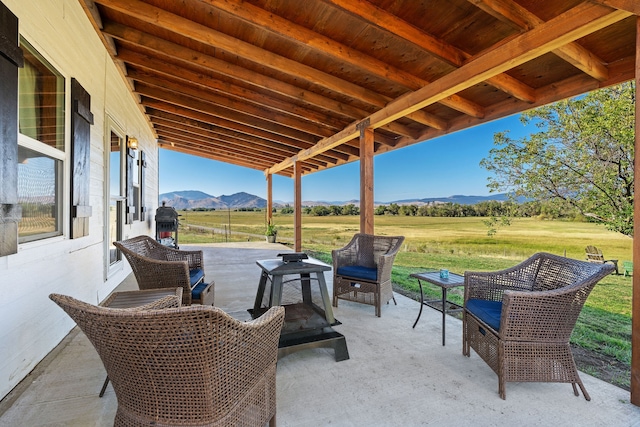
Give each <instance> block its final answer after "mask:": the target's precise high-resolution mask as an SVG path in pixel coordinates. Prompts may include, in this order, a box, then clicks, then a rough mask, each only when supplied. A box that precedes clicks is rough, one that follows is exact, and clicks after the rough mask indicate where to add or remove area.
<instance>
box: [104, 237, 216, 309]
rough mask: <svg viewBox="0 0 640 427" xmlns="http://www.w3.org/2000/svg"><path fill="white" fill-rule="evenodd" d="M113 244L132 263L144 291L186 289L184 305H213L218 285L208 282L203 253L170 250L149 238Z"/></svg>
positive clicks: (183, 299)
mask: <svg viewBox="0 0 640 427" xmlns="http://www.w3.org/2000/svg"><path fill="white" fill-rule="evenodd" d="M113 244H114V245H115V246H116V247H117V248H118V249H120V250H121V251H122V253H123V254H124V256H125V257H126V258H127V261H129V264H130V265H131V269H132V270H133V274H134V275H135V276H136V280H137V281H138V287H139V288H140V289H154V288H177V287H182V288H183V289H184V292H183V293H182V305H191V304H204V305H213V303H214V291H215V288H214V286H215V284H214V282H211V283H207V282H205V280H204V266H203V261H202V251H184V250H178V249H173V248H169V247H167V246H164V245H161V244H160V243H158V242H157V241H155V240H154V239H152V238H151V237H149V236H137V237H133V238H131V239H127V240H122V241H119V242H114V243H113Z"/></svg>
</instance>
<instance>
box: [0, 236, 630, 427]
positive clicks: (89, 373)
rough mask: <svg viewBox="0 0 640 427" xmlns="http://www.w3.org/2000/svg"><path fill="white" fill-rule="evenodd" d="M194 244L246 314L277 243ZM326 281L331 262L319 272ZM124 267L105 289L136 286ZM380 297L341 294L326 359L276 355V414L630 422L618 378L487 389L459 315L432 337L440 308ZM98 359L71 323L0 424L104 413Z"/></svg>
mask: <svg viewBox="0 0 640 427" xmlns="http://www.w3.org/2000/svg"><path fill="white" fill-rule="evenodd" d="M183 247H184V248H185V249H187V248H198V249H202V250H203V251H204V258H205V267H206V276H207V277H208V278H213V279H214V280H215V282H216V305H217V306H220V307H221V308H223V309H224V310H226V311H228V312H229V313H231V314H233V315H234V316H236V317H237V318H245V319H246V318H247V311H246V309H247V308H249V307H251V306H252V304H253V299H254V297H255V292H256V288H257V284H258V280H259V276H260V269H259V268H258V267H257V266H256V264H255V260H258V259H265V258H273V257H275V256H276V255H277V254H278V253H281V252H283V251H286V250H289V249H288V248H287V247H286V246H282V245H273V244H266V243H239V244H210V245H203V246H197V247H196V246H187V245H184V246H183ZM326 278H327V279H328V280H327V281H328V285H329V287H331V272H328V273H326ZM136 288H137V286H136V282H135V278H133V276H132V275H130V276H129V277H128V278H127V279H126V280H125V281H124V282H123V283H122V285H120V287H119V288H118V289H117V290H125V289H136ZM396 300H397V302H398V305H397V306H394V305H393V304H389V305H387V306H385V307H383V308H382V317H381V318H377V317H375V316H374V314H373V309H372V308H371V307H370V306H365V305H362V304H357V303H349V302H347V301H341V302H340V305H339V307H337V308H335V309H334V314H335V316H336V318H337V319H338V320H340V321H341V322H342V325H340V326H336V330H338V331H339V332H340V333H342V334H344V335H345V337H346V340H347V345H348V348H349V354H350V359H349V360H345V361H341V362H336V361H335V359H334V355H333V350H331V349H307V350H303V351H300V352H297V353H293V354H290V355H288V356H286V357H284V358H282V359H280V360H279V361H278V368H277V408H278V409H277V410H278V412H277V418H278V425H280V426H285V427H286V426H291V427H294V426H295V427H302V426H309V427H311V426H325V425H335V426H364V425H367V426H391V425H398V426H400V425H402V426H416V425H475V426H489V425H522V426H534V425H536V426H537V425H581V426H603V425H615V426H637V425H639V423H640V408H638V407H637V406H635V405H632V404H631V403H630V402H629V393H628V392H627V391H626V390H623V389H620V388H618V387H616V386H613V385H611V384H608V383H606V382H603V381H601V380H598V379H596V378H594V377H591V376H590V375H587V374H584V373H581V377H582V380H583V381H584V383H585V386H586V388H587V390H588V391H589V393H590V394H591V398H592V400H591V401H590V402H587V401H586V400H585V399H584V398H583V397H582V396H574V395H573V392H572V389H571V386H570V385H569V384H554V383H509V384H508V386H507V399H506V400H502V399H501V398H500V397H499V395H498V380H497V377H496V375H495V374H494V373H493V371H492V370H491V369H490V368H489V367H488V366H487V365H486V364H485V363H484V362H483V361H482V360H481V359H480V358H479V357H478V356H477V355H476V354H475V353H472V356H471V357H470V358H467V357H464V356H463V355H462V352H461V326H462V323H461V321H460V320H458V319H455V318H453V317H450V316H448V319H447V325H446V328H447V345H446V346H444V347H443V346H442V343H441V335H440V325H441V318H440V313H438V312H436V311H435V310H430V309H426V310H424V311H423V313H422V318H421V319H420V322H419V323H418V325H417V326H416V328H415V329H412V327H411V326H412V324H413V322H414V320H415V318H416V315H417V313H418V310H419V303H418V302H416V301H413V300H411V299H409V298H406V297H404V296H402V295H399V294H396ZM104 376H105V372H104V368H103V367H102V364H101V362H100V359H99V358H98V355H97V353H96V351H95V350H94V349H93V347H92V346H91V345H90V344H89V342H88V340H87V339H86V338H85V336H84V334H83V333H82V332H79V331H78V328H75V329H74V330H73V331H72V332H71V333H70V334H69V336H68V337H67V338H66V339H65V340H64V341H63V342H62V343H61V344H60V345H59V346H58V348H56V350H54V352H53V353H52V354H51V355H50V356H49V357H47V359H45V361H43V362H42V363H41V364H40V365H39V366H38V367H37V368H36V370H35V371H34V372H33V373H32V374H31V375H30V376H29V377H27V378H26V379H25V380H24V381H23V383H22V384H21V385H20V386H18V387H17V388H16V389H15V390H14V391H13V392H12V393H11V394H10V395H9V396H7V397H6V398H5V399H4V401H3V402H2V405H1V406H0V425H1V426H13V425H29V426H41V425H65V426H87V425H95V426H108V425H112V423H113V417H114V414H115V411H116V399H115V394H114V393H113V389H112V388H111V386H109V387H108V388H107V392H106V393H105V395H104V397H103V398H99V397H98V392H99V391H100V387H101V385H102V382H103V381H104Z"/></svg>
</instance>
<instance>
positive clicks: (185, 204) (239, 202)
mask: <svg viewBox="0 0 640 427" xmlns="http://www.w3.org/2000/svg"><path fill="white" fill-rule="evenodd" d="M159 198H160V203H162V202H166V204H167V206H172V207H173V208H175V209H178V210H183V209H196V208H208V209H211V208H215V209H238V208H265V207H267V201H266V200H265V199H263V198H262V197H258V196H254V195H253V194H249V193H245V192H241V193H235V194H232V195H230V196H224V195H223V196H218V197H216V196H212V195H210V194H207V193H203V192H202V191H197V190H186V191H172V192H170V193H163V194H160V197H159ZM508 198H509V195H508V194H504V193H503V194H494V195H491V196H463V195H455V196H449V197H428V198H424V199H405V200H395V201H391V202H375V204H376V205H388V204H391V203H396V204H398V205H426V204H429V203H458V204H461V205H475V204H477V203H480V202H486V201H490V200H496V201H500V202H502V201H505V200H508ZM351 203H352V204H354V205H357V204H359V203H360V202H359V201H358V200H348V201H333V202H328V201H304V202H302V204H303V206H331V205H336V206H343V205H348V204H351ZM287 204H289V205H290V204H292V203H291V202H282V201H279V202H274V203H273V205H274V206H275V207H281V206H284V205H287Z"/></svg>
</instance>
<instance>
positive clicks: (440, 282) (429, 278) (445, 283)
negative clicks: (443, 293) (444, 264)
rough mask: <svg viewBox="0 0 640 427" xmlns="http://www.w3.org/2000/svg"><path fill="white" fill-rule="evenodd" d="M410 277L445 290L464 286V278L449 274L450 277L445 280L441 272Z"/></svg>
mask: <svg viewBox="0 0 640 427" xmlns="http://www.w3.org/2000/svg"><path fill="white" fill-rule="evenodd" d="M409 277H413V278H415V279H418V280H424V281H426V282H429V283H433V284H434V285H437V286H441V287H443V288H455V287H457V286H464V276H461V275H459V274H455V273H451V272H449V277H448V278H446V279H443V278H441V277H440V272H439V271H427V272H424V273H413V274H411V275H410V276H409Z"/></svg>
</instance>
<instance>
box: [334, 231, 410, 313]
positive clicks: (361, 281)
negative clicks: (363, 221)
mask: <svg viewBox="0 0 640 427" xmlns="http://www.w3.org/2000/svg"><path fill="white" fill-rule="evenodd" d="M403 241H404V237H403V236H374V235H371V234H356V235H355V236H353V238H352V239H351V241H350V242H349V244H347V246H345V247H344V248H342V249H335V250H333V251H332V252H331V255H332V257H333V306H334V307H337V306H338V299H344V300H349V301H355V302H360V303H363V304H369V305H373V306H374V307H375V310H376V316H378V317H380V306H381V305H382V303H383V302H385V303H388V302H389V300H391V299H393V302H394V303H396V300H395V298H394V297H393V288H392V286H391V268H392V267H393V261H394V259H395V257H396V254H397V253H398V250H400V247H401V246H402V242H403Z"/></svg>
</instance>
